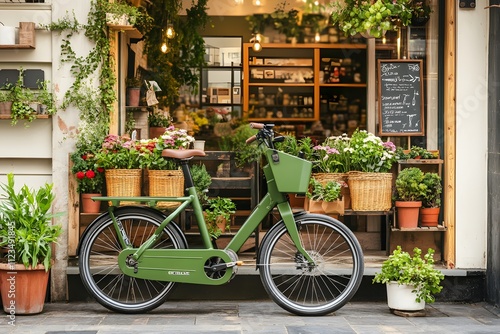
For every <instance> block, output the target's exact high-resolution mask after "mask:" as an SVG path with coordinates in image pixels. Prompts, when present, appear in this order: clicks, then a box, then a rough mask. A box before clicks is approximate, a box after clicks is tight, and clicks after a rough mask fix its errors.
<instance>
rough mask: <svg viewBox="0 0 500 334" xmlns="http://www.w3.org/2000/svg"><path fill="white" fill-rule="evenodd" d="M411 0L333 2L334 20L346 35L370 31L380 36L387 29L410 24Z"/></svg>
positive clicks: (390, 29) (349, 0)
mask: <svg viewBox="0 0 500 334" xmlns="http://www.w3.org/2000/svg"><path fill="white" fill-rule="evenodd" d="M410 2H411V0H371V1H359V0H345V1H343V2H338V1H336V2H333V3H332V20H333V22H334V23H336V24H338V25H339V28H340V30H342V31H343V32H344V33H345V34H346V35H356V34H357V33H368V34H370V35H371V36H373V37H376V38H380V37H382V36H383V35H384V34H385V32H386V31H394V30H397V29H398V28H399V25H403V26H407V25H408V24H410V20H411V17H412V13H413V9H412V8H411V7H410Z"/></svg>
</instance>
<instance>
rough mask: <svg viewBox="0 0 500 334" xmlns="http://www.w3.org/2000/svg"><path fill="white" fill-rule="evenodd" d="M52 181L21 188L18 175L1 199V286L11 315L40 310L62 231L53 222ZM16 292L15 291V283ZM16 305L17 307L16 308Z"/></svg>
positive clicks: (4, 187)
mask: <svg viewBox="0 0 500 334" xmlns="http://www.w3.org/2000/svg"><path fill="white" fill-rule="evenodd" d="M52 187H53V185H52V184H48V183H46V184H45V185H44V186H42V187H40V188H39V189H38V190H33V189H30V188H28V186H27V185H23V186H22V187H21V188H20V189H19V190H18V191H16V190H17V188H16V187H15V185H14V175H13V174H12V173H10V174H8V175H7V183H6V184H2V186H1V189H2V190H3V192H4V193H3V194H2V196H1V197H2V198H3V200H2V201H1V202H0V223H1V225H2V226H1V228H0V247H5V249H6V254H5V255H6V256H5V258H4V259H3V260H5V261H6V262H2V263H0V282H1V283H0V286H1V288H2V291H1V295H2V303H3V307H4V311H5V312H6V313H8V314H11V311H13V312H15V314H32V313H40V312H42V310H43V304H44V301H45V293H46V290H47V283H48V277H49V269H50V266H51V258H52V244H53V243H54V242H56V241H57V238H58V237H59V235H60V234H61V226H58V225H52V218H53V217H54V215H53V214H52V212H51V206H52V203H53V201H54V194H53V192H52ZM12 284H14V285H15V291H11V289H10V288H11V285H12ZM12 307H13V308H14V309H13V310H12Z"/></svg>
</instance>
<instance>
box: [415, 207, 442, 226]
mask: <svg viewBox="0 0 500 334" xmlns="http://www.w3.org/2000/svg"><path fill="white" fill-rule="evenodd" d="M439 209H440V208H420V226H423V227H436V226H438V224H439V211H440V210H439Z"/></svg>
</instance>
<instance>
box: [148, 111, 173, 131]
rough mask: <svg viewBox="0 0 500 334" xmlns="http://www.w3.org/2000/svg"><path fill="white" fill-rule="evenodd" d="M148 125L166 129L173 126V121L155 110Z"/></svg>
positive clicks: (150, 113)
mask: <svg viewBox="0 0 500 334" xmlns="http://www.w3.org/2000/svg"><path fill="white" fill-rule="evenodd" d="M148 124H149V126H150V127H159V128H166V127H168V126H169V125H170V124H172V119H171V118H170V117H169V116H167V115H165V114H164V113H163V112H161V111H159V110H158V109H156V108H155V109H154V110H153V111H150V112H149V114H148Z"/></svg>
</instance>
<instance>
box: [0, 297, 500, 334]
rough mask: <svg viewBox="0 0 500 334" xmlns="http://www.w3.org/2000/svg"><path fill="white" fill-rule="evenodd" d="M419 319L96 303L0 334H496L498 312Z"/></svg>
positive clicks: (448, 308) (483, 306) (376, 309)
mask: <svg viewBox="0 0 500 334" xmlns="http://www.w3.org/2000/svg"><path fill="white" fill-rule="evenodd" d="M425 313H426V316H424V317H402V316H397V315H394V314H392V313H391V312H390V310H389V308H388V307H387V304H386V303H383V302H380V303H378V302H377V303H369V302H363V303H361V302H359V303H358V302H352V303H349V304H348V305H346V306H344V307H343V308H342V309H340V310H338V311H337V312H334V313H332V314H330V315H327V316H322V317H300V316H296V315H293V314H290V313H288V312H286V311H284V310H282V309H281V308H280V307H278V306H277V305H276V304H274V303H273V302H272V301H269V300H262V301H215V302H210V301H167V302H166V303H165V304H163V305H162V306H161V307H159V308H157V309H156V310H153V311H151V312H149V313H146V314H140V315H131V314H119V313H114V312H111V311H108V310H107V309H105V308H103V307H102V306H100V305H99V304H97V303H49V304H46V305H45V307H44V311H43V312H42V313H41V314H38V315H27V316H21V315H18V316H16V317H15V325H10V324H9V321H10V320H9V318H8V315H6V314H4V315H2V316H1V318H0V333H22V334H27V333H33V334H34V333H37V334H39V333H40V334H41V333H44V334H45V333H47V334H62V333H75V334H96V333H98V334H105V333H120V334H127V333H141V334H149V333H231V334H233V333H234V334H236V333H266V334H299V333H303V334H306V333H311V334H321V333H370V334H372V333H500V311H499V309H497V308H494V307H493V306H491V305H489V304H487V303H478V304H457V303H434V304H431V305H427V307H426V312H425Z"/></svg>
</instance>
